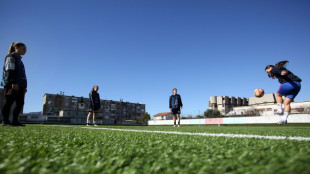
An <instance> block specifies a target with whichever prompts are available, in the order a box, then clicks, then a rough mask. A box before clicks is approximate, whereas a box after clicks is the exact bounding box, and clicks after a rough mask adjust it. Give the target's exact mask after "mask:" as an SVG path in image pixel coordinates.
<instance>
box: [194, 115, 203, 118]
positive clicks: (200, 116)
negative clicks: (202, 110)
mask: <svg viewBox="0 0 310 174" xmlns="http://www.w3.org/2000/svg"><path fill="white" fill-rule="evenodd" d="M196 118H197V119H200V118H205V117H204V116H202V115H197V116H196Z"/></svg>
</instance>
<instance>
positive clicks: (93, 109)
mask: <svg viewBox="0 0 310 174" xmlns="http://www.w3.org/2000/svg"><path fill="white" fill-rule="evenodd" d="M88 112H92V113H98V112H99V108H89V109H88Z"/></svg>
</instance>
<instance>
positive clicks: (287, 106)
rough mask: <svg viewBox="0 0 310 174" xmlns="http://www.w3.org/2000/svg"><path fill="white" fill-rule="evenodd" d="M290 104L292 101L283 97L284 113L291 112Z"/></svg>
mask: <svg viewBox="0 0 310 174" xmlns="http://www.w3.org/2000/svg"><path fill="white" fill-rule="evenodd" d="M291 102H292V99H290V98H287V97H285V99H284V103H283V104H284V112H288V113H290V112H291Z"/></svg>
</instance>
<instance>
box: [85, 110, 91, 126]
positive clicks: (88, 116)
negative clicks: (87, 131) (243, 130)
mask: <svg viewBox="0 0 310 174" xmlns="http://www.w3.org/2000/svg"><path fill="white" fill-rule="evenodd" d="M90 115H91V112H88V115H87V119H86V123H87V124H86V125H87V126H88V124H89V118H90Z"/></svg>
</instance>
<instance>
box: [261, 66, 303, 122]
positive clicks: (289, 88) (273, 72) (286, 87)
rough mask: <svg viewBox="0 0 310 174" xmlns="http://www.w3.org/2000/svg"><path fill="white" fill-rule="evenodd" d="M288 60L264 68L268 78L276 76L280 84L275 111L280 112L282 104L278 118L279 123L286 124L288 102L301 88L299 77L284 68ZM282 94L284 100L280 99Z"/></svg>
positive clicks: (288, 111)
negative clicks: (279, 117)
mask: <svg viewBox="0 0 310 174" xmlns="http://www.w3.org/2000/svg"><path fill="white" fill-rule="evenodd" d="M287 63H288V61H281V62H278V63H277V64H276V65H275V66H273V65H267V66H266V68H265V71H266V73H267V74H268V76H269V77H270V78H273V79H274V78H277V79H278V81H279V83H280V84H281V86H280V88H279V90H278V92H277V107H278V110H277V113H278V114H282V113H283V110H282V105H284V113H283V118H282V119H281V120H280V122H279V124H286V123H287V118H288V116H289V113H290V111H291V106H290V103H291V102H292V101H293V100H294V98H295V97H296V96H297V95H298V93H299V91H300V89H301V81H302V80H301V79H300V78H299V77H297V76H296V75H294V74H293V73H292V72H291V71H289V70H288V69H286V68H285V66H286V64H287ZM282 96H284V97H285V98H284V102H283V99H282Z"/></svg>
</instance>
